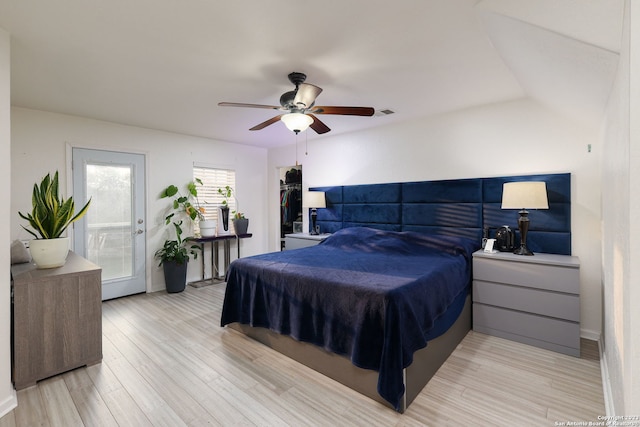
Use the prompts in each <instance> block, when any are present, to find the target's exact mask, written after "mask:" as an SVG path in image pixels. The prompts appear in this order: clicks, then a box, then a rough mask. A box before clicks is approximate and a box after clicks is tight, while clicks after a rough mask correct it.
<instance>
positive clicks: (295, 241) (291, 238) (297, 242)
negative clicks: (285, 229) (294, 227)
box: [284, 233, 331, 251]
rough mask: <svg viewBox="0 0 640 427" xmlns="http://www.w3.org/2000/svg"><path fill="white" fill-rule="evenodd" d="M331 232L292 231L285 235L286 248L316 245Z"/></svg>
mask: <svg viewBox="0 0 640 427" xmlns="http://www.w3.org/2000/svg"><path fill="white" fill-rule="evenodd" d="M329 236H331V234H328V233H327V234H309V233H292V234H285V235H284V250H285V251H288V250H290V249H300V248H306V247H307V246H315V245H317V244H318V243H320V242H322V241H323V240H324V239H326V238H327V237H329Z"/></svg>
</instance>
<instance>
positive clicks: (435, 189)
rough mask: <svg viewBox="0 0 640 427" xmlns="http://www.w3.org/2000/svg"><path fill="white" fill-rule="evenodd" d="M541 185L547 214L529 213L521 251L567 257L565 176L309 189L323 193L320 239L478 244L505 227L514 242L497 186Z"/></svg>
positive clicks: (513, 214) (510, 214)
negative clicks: (349, 234) (356, 231)
mask: <svg viewBox="0 0 640 427" xmlns="http://www.w3.org/2000/svg"><path fill="white" fill-rule="evenodd" d="M513 181H545V182H546V183H547V195H548V198H549V209H545V210H531V211H530V212H529V218H530V220H531V227H530V229H529V234H528V237H527V246H528V247H529V248H530V249H531V250H532V251H534V252H545V253H557V254H566V255H570V254H571V175H570V174H568V173H564V174H545V175H526V176H508V177H497V178H472V179H454V180H442V181H421V182H403V183H389V184H364V185H347V186H338V187H314V188H311V189H310V190H312V191H313V190H316V191H324V192H325V193H326V201H327V208H326V209H318V222H317V223H318V224H319V225H320V230H321V232H323V233H332V232H334V231H337V230H339V229H341V228H346V227H358V226H366V227H373V228H379V229H384V230H393V231H421V232H429V233H436V234H448V235H458V236H466V237H470V238H473V239H477V240H478V241H480V240H481V239H482V233H483V228H484V227H489V229H490V237H493V235H494V233H495V230H496V229H497V228H498V227H500V226H502V225H508V226H510V227H511V228H512V229H513V230H515V231H516V234H517V236H516V241H519V239H520V237H519V233H518V232H517V230H518V213H517V210H503V209H501V208H500V204H501V200H502V185H503V184H504V183H505V182H513Z"/></svg>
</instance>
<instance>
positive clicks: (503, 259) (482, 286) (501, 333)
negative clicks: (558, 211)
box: [473, 250, 580, 357]
mask: <svg viewBox="0 0 640 427" xmlns="http://www.w3.org/2000/svg"><path fill="white" fill-rule="evenodd" d="M473 330H474V331H478V332H482V333H485V334H489V335H495V336H498V337H502V338H506V339H510V340H513V341H518V342H522V343H525V344H530V345H534V346H537V347H541V348H545V349H547V350H553V351H557V352H560V353H565V354H569V355H572V356H577V357H579V356H580V260H579V259H578V258H577V257H575V256H568V255H554V254H541V253H536V254H535V255H533V256H523V255H514V254H512V253H508V252H498V253H486V252H483V251H481V250H480V251H477V252H475V253H474V254H473Z"/></svg>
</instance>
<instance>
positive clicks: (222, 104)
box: [218, 102, 282, 110]
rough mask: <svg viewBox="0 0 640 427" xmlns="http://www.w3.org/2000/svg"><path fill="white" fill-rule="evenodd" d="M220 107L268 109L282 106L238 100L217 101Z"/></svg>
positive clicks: (276, 108) (277, 108)
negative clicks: (247, 102) (244, 102)
mask: <svg viewBox="0 0 640 427" xmlns="http://www.w3.org/2000/svg"><path fill="white" fill-rule="evenodd" d="M218 106H220V107H248V108H266V109H269V110H280V109H281V108H282V107H276V106H275V105H262V104H243V103H240V102H218Z"/></svg>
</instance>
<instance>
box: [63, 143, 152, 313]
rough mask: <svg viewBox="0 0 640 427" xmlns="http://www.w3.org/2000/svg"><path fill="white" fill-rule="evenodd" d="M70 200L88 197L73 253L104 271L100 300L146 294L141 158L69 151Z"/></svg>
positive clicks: (89, 151)
mask: <svg viewBox="0 0 640 427" xmlns="http://www.w3.org/2000/svg"><path fill="white" fill-rule="evenodd" d="M72 158H73V197H74V199H75V200H76V201H78V202H77V203H82V204H83V203H86V201H87V200H89V199H91V206H90V207H89V210H88V212H87V214H86V215H85V216H84V217H83V218H82V219H81V220H79V221H78V222H77V223H76V224H75V226H74V233H73V241H74V249H75V252H76V253H78V254H79V255H81V256H83V257H85V258H86V259H88V260H89V261H91V262H93V263H94V264H97V265H99V266H100V267H101V268H102V300H103V301H104V300H108V299H113V298H119V297H122V296H126V295H132V294H137V293H141V292H144V291H145V289H146V274H145V272H146V255H145V240H146V239H145V231H146V230H145V229H146V226H145V224H146V219H145V212H144V200H145V168H144V165H145V157H144V155H142V154H133V153H123V152H115V151H106V150H92V149H84V148H73V152H72Z"/></svg>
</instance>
